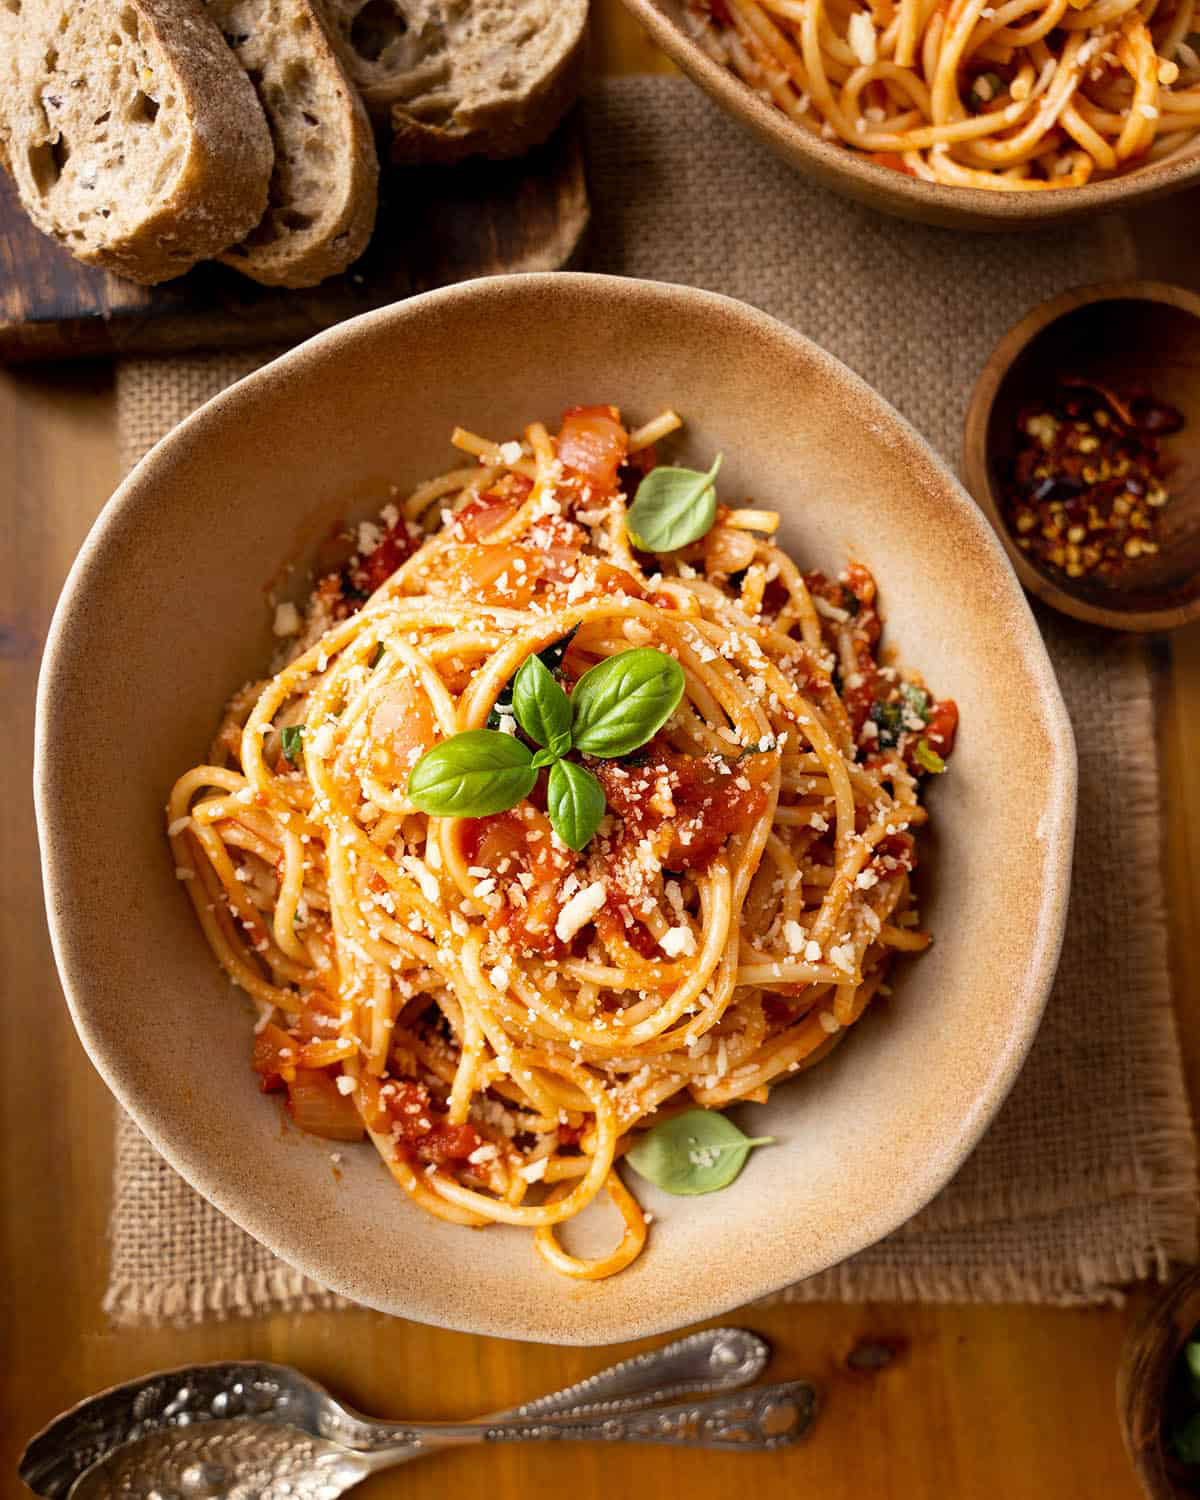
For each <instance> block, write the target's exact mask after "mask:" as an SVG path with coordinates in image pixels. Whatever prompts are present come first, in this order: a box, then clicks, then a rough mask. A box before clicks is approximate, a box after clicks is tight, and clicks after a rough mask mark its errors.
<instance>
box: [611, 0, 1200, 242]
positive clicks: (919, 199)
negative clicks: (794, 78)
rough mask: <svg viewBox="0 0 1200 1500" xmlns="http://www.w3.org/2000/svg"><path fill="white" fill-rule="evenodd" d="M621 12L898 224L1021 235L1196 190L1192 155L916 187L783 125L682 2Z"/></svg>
mask: <svg viewBox="0 0 1200 1500" xmlns="http://www.w3.org/2000/svg"><path fill="white" fill-rule="evenodd" d="M624 4H625V6H626V9H628V10H629V11H631V12H632V13H633V14H634V15H635V16H636V17H637V19H638V20H639V21H640V22H641V23H642V25H643V26H644V27H645V28H646V30H647V31H648V32H649V33H650V35H651V37H652V38H653V39H654V41H655V42H656V43H657V44H658V45H659V46H660V47H661V48H662V50H663V51H664V52H665V53H666V54H667V56H668V57H670V58H671V59H672V60H673V61H674V62H676V63H677V64H678V65H679V67H680V68H681V69H682V70H683V71H684V72H685V73H686V74H687V75H688V77H689V78H691V79H692V81H693V82H694V83H698V84H699V85H700V87H701V88H702V89H703V90H704V91H705V93H707V94H710V95H711V96H712V98H713V99H715V100H716V102H717V103H718V104H719V105H720V106H721V107H722V108H723V109H725V110H727V111H728V113H729V114H731V115H732V116H733V117H734V119H736V120H739V121H740V122H741V123H742V124H743V125H745V126H746V127H747V128H748V129H750V130H751V131H753V132H754V134H755V135H756V136H758V138H759V139H760V140H762V141H764V142H765V143H766V144H767V145H768V146H770V147H771V149H772V150H774V151H775V152H777V153H778V154H779V155H780V156H782V157H783V159H784V160H785V161H787V162H790V163H791V165H792V166H793V167H795V168H797V170H798V171H801V172H803V173H804V174H805V176H807V177H812V178H815V179H816V181H817V182H819V183H821V184H822V186H824V187H827V188H830V189H832V191H833V192H835V193H841V194H842V196H843V197H846V198H854V199H856V200H857V201H858V202H859V203H866V204H867V205H868V206H869V207H871V208H876V209H879V210H881V211H882V212H883V213H889V214H896V215H897V216H898V217H899V218H902V219H916V220H918V221H919V222H920V223H923V224H936V225H939V226H940V227H942V228H947V229H981V230H1020V229H1029V228H1034V227H1036V226H1038V225H1044V224H1048V223H1050V222H1052V221H1053V222H1058V223H1064V222H1068V221H1070V220H1074V219H1085V218H1090V217H1092V216H1093V215H1095V214H1100V213H1111V212H1113V211H1114V210H1116V209H1126V208H1132V207H1133V206H1134V205H1135V204H1139V203H1145V202H1148V201H1149V200H1150V199H1152V198H1161V197H1165V196H1166V195H1167V194H1168V193H1175V192H1179V191H1180V189H1182V188H1185V187H1188V186H1190V185H1191V184H1194V183H1197V182H1200V151H1196V152H1192V153H1191V154H1190V155H1188V156H1186V157H1181V158H1179V159H1177V160H1174V161H1165V162H1159V163H1150V164H1149V165H1147V166H1144V167H1137V168H1135V169H1134V170H1133V171H1131V172H1128V173H1125V174H1123V175H1122V176H1119V177H1112V178H1109V179H1107V180H1105V181H1103V182H1093V183H1088V184H1087V185H1086V186H1084V187H1080V188H1067V189H1063V190H1062V191H1061V192H1040V193H1039V192H1032V193H1002V192H994V191H990V190H987V189H980V188H961V187H948V186H945V185H943V184H941V183H934V182H922V181H920V180H919V179H917V178H915V177H909V176H908V175H907V174H906V173H904V172H897V171H895V170H894V169H893V168H892V167H884V166H880V165H879V164H878V163H877V162H873V161H871V160H870V158H869V157H868V156H867V155H866V154H865V153H864V152H859V151H851V150H848V149H847V148H846V147H845V146H843V145H841V144H840V142H834V141H824V140H822V139H821V138H820V137H819V136H816V135H813V134H812V133H811V132H810V131H808V130H805V129H804V128H803V127H802V126H800V125H795V124H793V123H792V121H791V120H789V119H788V118H787V116H786V115H785V114H784V113H783V111H782V110H780V109H777V108H776V107H775V106H774V105H773V104H769V103H768V102H767V101H766V100H765V99H762V98H760V97H759V95H758V94H756V93H755V92H754V90H753V89H751V88H750V87H749V86H748V85H747V84H745V83H744V82H743V81H742V80H741V79H740V78H739V77H737V75H736V74H734V73H732V72H731V71H730V70H729V69H728V68H726V67H724V66H723V65H722V64H721V63H718V62H716V61H714V59H713V58H711V57H709V55H708V53H707V52H705V51H704V49H703V48H702V47H701V46H700V44H699V43H698V42H696V41H694V40H693V38H692V37H691V36H690V35H689V33H688V32H687V30H686V29H685V27H684V24H683V13H684V8H685V0H624Z"/></svg>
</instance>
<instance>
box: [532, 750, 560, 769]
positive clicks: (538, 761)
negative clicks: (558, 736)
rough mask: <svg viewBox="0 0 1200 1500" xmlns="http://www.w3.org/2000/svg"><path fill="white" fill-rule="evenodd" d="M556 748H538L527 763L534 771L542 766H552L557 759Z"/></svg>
mask: <svg viewBox="0 0 1200 1500" xmlns="http://www.w3.org/2000/svg"><path fill="white" fill-rule="evenodd" d="M558 755H559V752H558V751H557V750H538V751H537V752H536V753H535V754H534V757H533V759H532V760H531V761H530V762H529V764H530V765H531V766H532V767H533V769H534V770H535V771H540V770H541V769H542V767H543V766H552V765H553V764H554V762H555V761H556V760H557V759H558Z"/></svg>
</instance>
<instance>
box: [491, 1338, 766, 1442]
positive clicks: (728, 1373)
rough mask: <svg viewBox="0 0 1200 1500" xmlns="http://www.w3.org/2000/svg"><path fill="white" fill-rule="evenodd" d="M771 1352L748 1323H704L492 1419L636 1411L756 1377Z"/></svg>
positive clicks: (727, 1388)
mask: <svg viewBox="0 0 1200 1500" xmlns="http://www.w3.org/2000/svg"><path fill="white" fill-rule="evenodd" d="M770 1357H771V1346H770V1345H769V1344H768V1343H767V1341H766V1339H764V1338H760V1337H759V1335H758V1334H757V1333H751V1332H750V1330H749V1329H748V1328H706V1329H704V1330H703V1331H702V1332H700V1333H692V1334H689V1335H688V1336H687V1338H683V1339H676V1340H675V1342H674V1343H673V1344H664V1345H663V1347H662V1348H661V1349H651V1350H650V1351H649V1352H648V1353H646V1354H635V1355H634V1356H633V1358H632V1359H623V1360H622V1361H621V1363H620V1364H617V1365H610V1366H609V1368H608V1369H607V1370H600V1371H598V1372H597V1373H596V1374H595V1375H589V1376H588V1377H587V1379H586V1380H581V1381H579V1382H578V1383H577V1384H576V1385H569V1386H567V1387H566V1389H565V1390H561V1391H554V1392H553V1393H552V1394H551V1395H549V1396H539V1397H538V1399H537V1400H536V1401H526V1402H525V1403H524V1405H522V1406H514V1407H513V1408H512V1409H511V1410H509V1411H501V1412H496V1413H494V1414H493V1416H492V1418H491V1420H492V1421H496V1422H499V1421H503V1420H506V1419H515V1418H526V1419H529V1418H534V1417H551V1416H571V1417H583V1416H592V1415H605V1416H610V1415H616V1414H617V1413H620V1412H628V1411H641V1410H643V1409H644V1408H645V1407H647V1406H650V1405H653V1404H655V1403H658V1402H662V1401H673V1400H676V1399H677V1398H678V1397H680V1396H704V1395H709V1394H715V1393H716V1392H718V1391H736V1390H740V1389H741V1388H742V1386H745V1385H749V1384H750V1383H751V1381H754V1380H757V1379H758V1377H759V1376H760V1375H761V1374H762V1372H763V1371H764V1370H765V1369H766V1366H767V1361H768V1360H769V1359H770ZM485 1420H487V1419H485Z"/></svg>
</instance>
